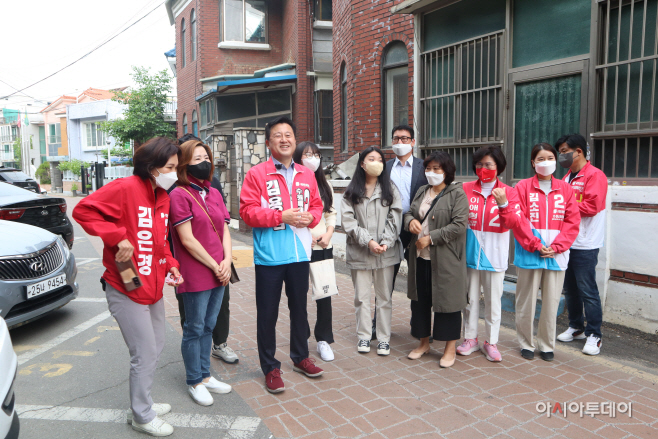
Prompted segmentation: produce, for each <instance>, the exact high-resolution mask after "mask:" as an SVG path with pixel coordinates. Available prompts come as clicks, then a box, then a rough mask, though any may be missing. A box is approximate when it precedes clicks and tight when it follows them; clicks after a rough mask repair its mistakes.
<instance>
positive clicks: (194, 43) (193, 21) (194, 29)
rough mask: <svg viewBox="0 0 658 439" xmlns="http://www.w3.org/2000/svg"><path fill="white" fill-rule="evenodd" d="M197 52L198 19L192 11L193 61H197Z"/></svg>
mask: <svg viewBox="0 0 658 439" xmlns="http://www.w3.org/2000/svg"><path fill="white" fill-rule="evenodd" d="M196 51H197V17H196V11H195V10H194V9H192V12H190V52H191V54H190V55H191V57H192V59H191V61H196V55H197V53H196Z"/></svg>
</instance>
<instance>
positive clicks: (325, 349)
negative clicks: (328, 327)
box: [318, 341, 334, 361]
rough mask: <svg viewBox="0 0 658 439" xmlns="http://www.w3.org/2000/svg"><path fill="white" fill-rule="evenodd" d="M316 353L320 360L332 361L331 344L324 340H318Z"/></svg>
mask: <svg viewBox="0 0 658 439" xmlns="http://www.w3.org/2000/svg"><path fill="white" fill-rule="evenodd" d="M318 354H320V358H322V361H334V351H332V350H331V346H329V343H327V342H326V341H319V342H318Z"/></svg>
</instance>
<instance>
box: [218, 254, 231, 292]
mask: <svg viewBox="0 0 658 439" xmlns="http://www.w3.org/2000/svg"><path fill="white" fill-rule="evenodd" d="M218 273H219V276H217V279H219V281H220V282H221V283H222V285H223V286H226V285H228V282H229V281H230V280H231V261H230V260H228V259H224V260H223V261H222V262H220V263H219V265H218Z"/></svg>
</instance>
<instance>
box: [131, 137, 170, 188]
mask: <svg viewBox="0 0 658 439" xmlns="http://www.w3.org/2000/svg"><path fill="white" fill-rule="evenodd" d="M176 153H178V155H179V156H180V149H179V148H178V145H176V143H175V141H174V140H172V139H169V138H168V137H153V138H152V139H149V140H148V141H147V142H146V143H145V144H143V145H142V146H140V147H139V148H137V149H136V150H135V154H134V155H133V166H134V168H133V175H136V176H138V177H139V178H141V179H142V180H149V179H150V180H153V176H152V175H151V171H152V170H153V169H156V168H162V167H163V166H165V165H166V164H167V162H168V161H169V158H170V157H171V156H172V155H174V154H176Z"/></svg>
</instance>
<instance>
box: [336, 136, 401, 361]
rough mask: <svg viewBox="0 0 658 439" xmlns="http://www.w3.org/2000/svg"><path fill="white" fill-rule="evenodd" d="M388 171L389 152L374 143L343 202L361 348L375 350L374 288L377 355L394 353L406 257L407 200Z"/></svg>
mask: <svg viewBox="0 0 658 439" xmlns="http://www.w3.org/2000/svg"><path fill="white" fill-rule="evenodd" d="M383 170H384V154H383V153H382V152H381V150H380V149H379V148H377V147H374V146H371V147H370V148H367V149H366V150H365V151H363V152H361V154H360V155H359V162H358V164H357V166H356V170H355V171H354V177H353V178H352V181H351V182H350V184H349V186H348V187H347V190H346V191H345V194H344V195H343V201H342V203H341V221H342V227H343V230H344V231H345V233H346V234H347V238H346V243H347V246H346V260H347V266H348V267H349V268H350V269H351V270H352V282H353V283H354V291H355V297H354V306H355V307H356V327H357V335H358V337H359V342H358V345H357V350H358V351H359V352H360V353H367V352H370V338H371V335H372V332H371V328H372V327H371V315H370V290H371V288H372V285H373V283H374V285H375V296H376V298H377V300H376V306H377V341H378V345H377V354H378V355H388V354H390V345H389V343H390V339H391V312H392V306H393V305H392V300H391V296H392V291H393V288H392V287H393V268H394V266H395V264H399V263H400V260H401V258H402V244H401V242H400V230H401V227H402V199H401V198H400V194H399V192H398V190H397V188H396V187H395V185H394V184H392V183H391V181H390V177H389V176H388V174H386V173H385V172H382V171H383Z"/></svg>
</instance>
